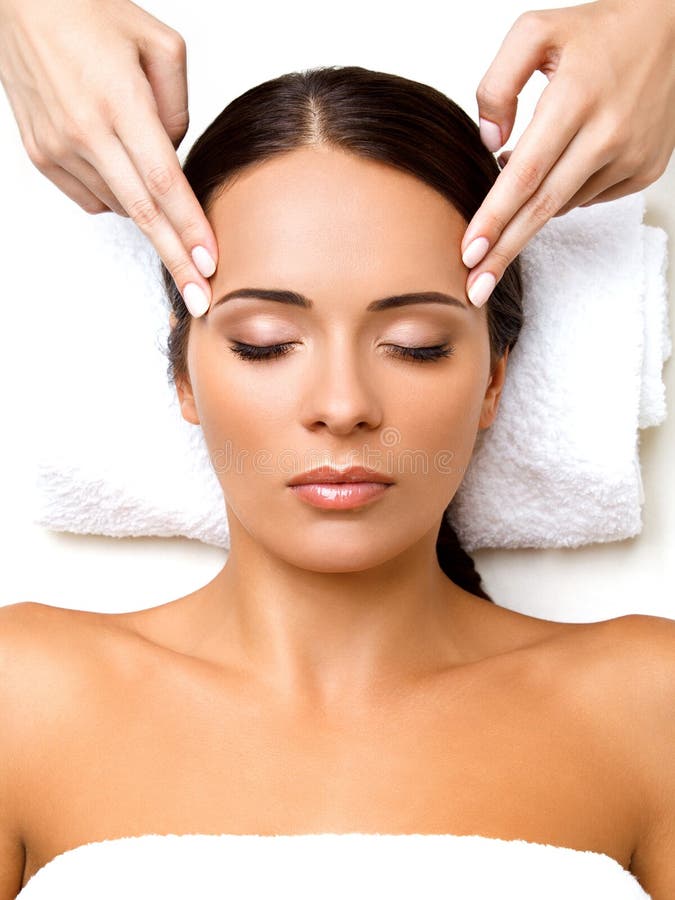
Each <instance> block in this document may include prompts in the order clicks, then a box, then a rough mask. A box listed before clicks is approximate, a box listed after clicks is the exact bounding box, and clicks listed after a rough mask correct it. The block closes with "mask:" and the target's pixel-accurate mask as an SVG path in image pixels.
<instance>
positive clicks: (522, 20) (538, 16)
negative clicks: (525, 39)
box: [513, 9, 544, 36]
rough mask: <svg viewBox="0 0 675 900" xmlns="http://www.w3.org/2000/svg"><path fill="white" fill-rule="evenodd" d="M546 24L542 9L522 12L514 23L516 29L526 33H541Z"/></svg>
mask: <svg viewBox="0 0 675 900" xmlns="http://www.w3.org/2000/svg"><path fill="white" fill-rule="evenodd" d="M543 24H544V16H543V15H542V11H541V10H538V9H529V10H527V11H526V12H523V13H521V14H520V15H519V16H518V18H517V19H516V21H515V22H514V23H513V27H514V29H516V28H517V29H518V31H519V32H521V33H522V34H524V35H528V34H532V35H533V36H534V35H535V34H539V32H540V31H541V28H542V25H543Z"/></svg>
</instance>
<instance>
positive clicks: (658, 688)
mask: <svg viewBox="0 0 675 900" xmlns="http://www.w3.org/2000/svg"><path fill="white" fill-rule="evenodd" d="M578 636H579V637H580V640H577V642H576V645H575V646H574V651H573V652H568V653H567V655H566V665H565V666H564V667H563V668H564V674H565V676H566V679H567V691H568V695H569V698H570V700H569V702H570V704H571V705H573V706H575V708H576V709H578V710H585V711H591V713H592V714H593V715H595V716H596V718H597V724H598V729H597V730H598V731H599V732H600V737H601V740H602V744H601V745H600V746H602V747H605V748H606V750H604V751H603V752H606V757H607V762H608V764H609V765H614V766H615V767H616V768H615V771H617V772H619V773H620V783H619V784H618V789H620V790H623V791H625V793H626V796H627V797H630V798H631V808H632V809H633V811H634V816H635V819H634V821H635V843H634V852H633V856H632V860H631V866H630V870H631V872H633V874H634V875H635V876H636V877H637V878H638V880H639V881H640V883H641V884H642V886H643V887H644V889H645V890H646V891H647V892H648V893H649V894H650V895H651V897H652V898H653V900H666V898H672V897H675V620H673V619H669V618H664V617H661V616H650V615H626V616H619V617H618V618H615V619H609V620H607V621H603V622H597V623H591V625H590V626H589V627H588V628H585V629H582V630H581V631H580V632H579V635H578ZM573 638H574V635H573V633H572V634H570V636H569V637H563V639H562V640H563V643H564V642H565V640H567V641H570V640H572V639H573Z"/></svg>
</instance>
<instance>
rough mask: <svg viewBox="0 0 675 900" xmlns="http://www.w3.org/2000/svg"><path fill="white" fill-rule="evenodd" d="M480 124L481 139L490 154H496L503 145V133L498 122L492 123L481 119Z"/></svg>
mask: <svg viewBox="0 0 675 900" xmlns="http://www.w3.org/2000/svg"><path fill="white" fill-rule="evenodd" d="M478 121H479V122H480V139H481V141H482V142H483V143H484V144H485V146H486V147H487V148H488V150H489V151H490V153H496V152H497V150H499V148H500V147H501V146H502V145H503V143H504V141H502V133H501V131H500V130H499V125H497V123H496V122H490V120H489V119H479V120H478Z"/></svg>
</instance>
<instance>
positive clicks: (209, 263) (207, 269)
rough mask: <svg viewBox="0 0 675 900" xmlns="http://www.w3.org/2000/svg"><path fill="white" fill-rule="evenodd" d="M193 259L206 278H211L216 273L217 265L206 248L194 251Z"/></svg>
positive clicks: (197, 248)
mask: <svg viewBox="0 0 675 900" xmlns="http://www.w3.org/2000/svg"><path fill="white" fill-rule="evenodd" d="M192 259H193V260H194V264H195V265H196V266H197V268H198V269H199V272H200V274H201V275H203V276H204V278H210V277H211V276H212V275H213V273H214V272H215V271H216V264H215V262H214V261H213V258H212V256H211V254H210V253H209V251H208V250H207V249H206V247H202V246H201V245H200V246H198V247H195V248H194V250H193V251H192Z"/></svg>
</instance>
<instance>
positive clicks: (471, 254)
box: [462, 237, 490, 269]
mask: <svg viewBox="0 0 675 900" xmlns="http://www.w3.org/2000/svg"><path fill="white" fill-rule="evenodd" d="M489 247H490V241H488V239H487V238H486V237H478V238H476V240H475V241H471V243H470V244H469V246H468V247H467V248H466V250H465V251H464V253H463V254H462V262H463V263H464V265H465V266H466V267H467V269H473V267H474V266H477V265H478V263H479V262H480V261H481V259H482V258H483V257H484V256H485V254H486V253H487V252H488V249H489Z"/></svg>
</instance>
